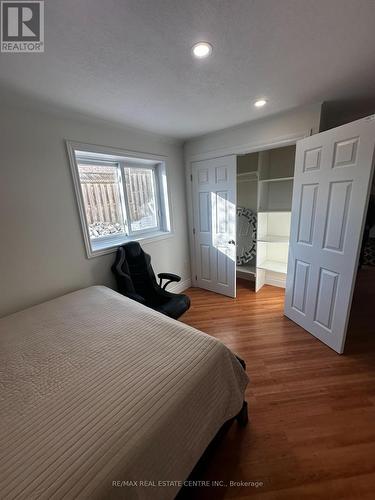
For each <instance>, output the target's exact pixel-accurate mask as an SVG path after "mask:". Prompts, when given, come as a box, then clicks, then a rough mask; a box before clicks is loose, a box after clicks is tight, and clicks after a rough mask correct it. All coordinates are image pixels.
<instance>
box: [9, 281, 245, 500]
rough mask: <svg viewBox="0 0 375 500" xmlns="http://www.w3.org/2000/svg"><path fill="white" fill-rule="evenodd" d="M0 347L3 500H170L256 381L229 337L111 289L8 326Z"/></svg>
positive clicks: (22, 315)
mask: <svg viewBox="0 0 375 500" xmlns="http://www.w3.org/2000/svg"><path fill="white" fill-rule="evenodd" d="M0 342H1V354H0V384H1V423H2V425H1V430H0V433H1V458H0V481H1V484H0V491H1V498H2V499H5V498H12V499H13V498H24V499H55V498H56V499H60V498H67V499H70V498H90V499H99V498H100V499H102V498H126V499H127V500H128V499H129V500H132V499H151V498H152V499H156V500H157V499H163V500H166V499H169V498H171V499H172V498H174V496H175V495H176V494H177V492H178V490H179V489H180V487H181V484H182V482H183V481H184V480H185V479H186V478H187V477H188V476H189V474H190V472H191V470H192V469H193V467H194V465H195V464H196V462H197V461H198V459H199V458H200V456H201V455H202V454H203V452H204V450H205V448H206V447H207V446H208V444H209V443H210V441H211V440H212V439H213V437H214V436H215V434H216V433H217V431H218V430H219V429H220V427H221V426H222V425H223V423H224V422H226V421H228V420H229V419H231V418H233V417H234V416H235V415H236V414H237V413H238V412H239V411H240V410H241V407H242V404H243V400H244V390H245V387H246V385H247V382H248V378H247V375H246V373H245V371H244V370H243V368H242V366H241V364H240V363H239V361H238V360H237V359H236V357H235V356H234V355H233V353H232V352H231V351H230V350H229V349H227V348H226V347H225V346H224V345H223V344H222V343H221V342H219V341H218V340H216V339H214V338H212V337H210V336H208V335H206V334H204V333H202V332H199V331H197V330H195V329H193V328H191V327H189V326H187V325H185V324H182V323H179V322H177V321H175V320H172V319H170V318H167V317H166V316H163V315H161V314H160V313H157V312H155V311H153V310H151V309H147V308H146V307H145V306H143V305H141V304H138V303H136V302H134V301H131V300H130V299H128V298H126V297H123V296H121V295H119V294H118V293H116V292H114V291H113V290H110V289H109V288H106V287H90V288H86V289H83V290H79V291H77V292H74V293H71V294H68V295H64V296H62V297H59V298H57V299H55V300H52V301H49V302H45V303H43V304H40V305H38V306H35V307H32V308H30V309H26V310H24V311H21V312H19V313H16V314H13V315H11V316H7V317H5V318H3V319H1V320H0ZM162 481H164V482H162Z"/></svg>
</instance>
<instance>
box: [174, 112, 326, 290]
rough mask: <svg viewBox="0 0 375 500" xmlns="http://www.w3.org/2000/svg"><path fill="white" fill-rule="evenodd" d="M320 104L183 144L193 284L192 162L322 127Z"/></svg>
mask: <svg viewBox="0 0 375 500" xmlns="http://www.w3.org/2000/svg"><path fill="white" fill-rule="evenodd" d="M320 110H321V104H314V105H311V106H307V107H303V108H298V109H294V110H291V111H288V112H285V113H280V114H278V115H275V116H271V117H268V118H264V119H259V120H254V121H251V122H247V123H244V124H242V125H238V126H236V127H231V128H228V129H224V130H220V131H218V132H214V133H212V134H206V135H204V136H202V137H197V138H194V139H191V140H189V141H187V142H186V143H185V145H184V152H185V168H186V180H187V183H186V185H187V206H188V217H189V238H190V251H191V256H192V259H191V264H192V278H193V282H192V283H193V285H194V276H195V274H196V272H195V262H194V252H193V249H194V246H193V234H192V228H193V211H192V202H191V182H190V174H191V162H192V161H199V160H204V159H206V158H215V157H219V156H225V155H229V154H244V153H250V152H255V151H260V150H262V149H266V147H267V146H269V145H270V144H272V145H273V147H281V146H285V145H288V144H290V143H291V139H292V138H296V137H302V136H304V135H306V134H310V133H313V134H315V133H317V132H318V131H319V122H320Z"/></svg>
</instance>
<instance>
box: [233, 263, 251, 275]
mask: <svg viewBox="0 0 375 500" xmlns="http://www.w3.org/2000/svg"><path fill="white" fill-rule="evenodd" d="M236 271H237V273H245V274H252V275H253V276H255V274H256V269H255V266H251V265H249V264H244V265H242V266H236Z"/></svg>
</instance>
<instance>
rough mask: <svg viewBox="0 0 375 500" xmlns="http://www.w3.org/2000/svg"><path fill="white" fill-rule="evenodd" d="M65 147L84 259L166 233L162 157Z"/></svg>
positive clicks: (76, 146) (72, 145)
mask: <svg viewBox="0 0 375 500" xmlns="http://www.w3.org/2000/svg"><path fill="white" fill-rule="evenodd" d="M67 147H68V153H69V157H70V162H71V169H72V174H73V180H74V185H75V190H76V195H77V201H78V207H79V211H80V216H81V223H82V229H83V235H84V240H85V245H86V250H87V255H88V257H93V256H96V255H103V254H105V253H110V252H113V251H114V250H115V249H116V247H118V246H119V245H121V244H123V243H125V242H126V241H130V240H146V239H151V238H152V239H155V238H162V237H166V236H167V235H169V234H170V232H171V229H170V220H169V205H168V192H167V182H166V169H165V161H164V160H163V159H162V158H157V157H154V156H152V155H147V156H145V157H142V158H141V157H138V156H133V155H134V153H132V156H131V155H128V154H127V153H125V152H123V153H120V152H119V151H108V149H107V148H97V147H96V146H88V145H82V144H80V145H77V144H72V143H69V142H68V143H67ZM103 149H105V151H103Z"/></svg>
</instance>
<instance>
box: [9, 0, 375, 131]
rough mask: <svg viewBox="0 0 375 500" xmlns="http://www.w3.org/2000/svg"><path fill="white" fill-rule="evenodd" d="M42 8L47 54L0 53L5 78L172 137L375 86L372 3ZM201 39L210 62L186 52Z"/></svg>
mask: <svg viewBox="0 0 375 500" xmlns="http://www.w3.org/2000/svg"><path fill="white" fill-rule="evenodd" d="M45 5H46V16H45V17H46V24H45V27H46V52H45V53H44V54H1V56H0V85H1V86H3V88H4V89H5V88H12V89H15V90H17V91H19V92H22V93H25V94H28V95H29V96H32V97H33V98H34V99H43V100H45V101H46V102H48V103H52V104H54V105H58V106H63V107H64V108H68V109H69V110H75V111H79V112H83V113H84V114H88V115H93V116H97V117H101V118H105V119H109V120H111V121H115V122H120V123H124V124H127V125H133V126H136V127H140V128H143V129H146V130H151V131H155V132H160V133H163V134H167V135H170V136H173V137H178V138H188V137H192V136H197V135H200V134H202V133H206V132H210V131H213V130H217V129H222V128H225V127H228V126H231V125H235V124H238V123H241V122H245V121H248V120H253V119H256V118H259V117H264V116H267V115H269V114H274V113H276V112H279V111H283V110H286V109H289V108H293V107H296V106H300V105H305V104H309V103H312V102H319V101H323V100H332V99H345V98H358V97H361V98H362V97H366V96H370V95H371V93H373V92H374V90H375V88H374V82H375V50H374V47H375V28H374V20H375V0H78V1H77V0H47V1H46V2H45ZM199 40H207V41H209V42H211V43H212V44H213V47H214V51H213V54H212V56H211V57H210V58H209V59H207V60H193V59H192V57H191V53H190V48H191V46H192V45H193V44H194V43H195V42H197V41H199ZM260 96H266V97H267V98H268V99H269V104H268V105H267V106H266V107H265V108H262V109H260V110H259V109H255V108H254V107H253V106H252V101H253V100H254V99H255V98H257V97H260Z"/></svg>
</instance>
